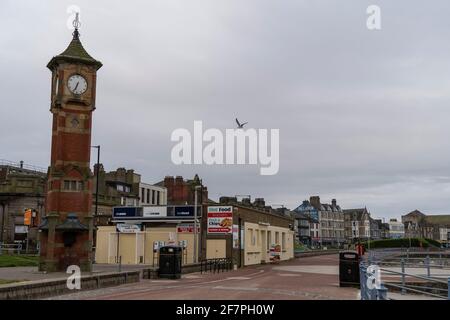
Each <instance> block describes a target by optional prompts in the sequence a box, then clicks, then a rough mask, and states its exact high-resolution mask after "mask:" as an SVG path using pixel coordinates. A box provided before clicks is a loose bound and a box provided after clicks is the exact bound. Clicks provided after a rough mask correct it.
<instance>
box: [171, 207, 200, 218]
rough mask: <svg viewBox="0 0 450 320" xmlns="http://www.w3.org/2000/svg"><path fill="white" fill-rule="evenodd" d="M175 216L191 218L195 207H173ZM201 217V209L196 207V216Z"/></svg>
mask: <svg viewBox="0 0 450 320" xmlns="http://www.w3.org/2000/svg"><path fill="white" fill-rule="evenodd" d="M174 211H175V216H177V217H193V216H194V211H195V206H175V208H174ZM200 215H201V207H200V206H197V216H200Z"/></svg>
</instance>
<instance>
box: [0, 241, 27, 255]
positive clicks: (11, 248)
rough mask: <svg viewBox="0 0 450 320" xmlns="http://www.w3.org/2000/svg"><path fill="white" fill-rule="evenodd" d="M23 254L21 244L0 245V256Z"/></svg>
mask: <svg viewBox="0 0 450 320" xmlns="http://www.w3.org/2000/svg"><path fill="white" fill-rule="evenodd" d="M14 253H17V254H20V253H23V249H22V244H21V243H10V244H9V243H0V254H14Z"/></svg>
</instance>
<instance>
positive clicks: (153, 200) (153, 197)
mask: <svg viewBox="0 0 450 320" xmlns="http://www.w3.org/2000/svg"><path fill="white" fill-rule="evenodd" d="M152 204H155V190H152Z"/></svg>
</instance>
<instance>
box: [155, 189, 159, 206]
mask: <svg viewBox="0 0 450 320" xmlns="http://www.w3.org/2000/svg"><path fill="white" fill-rule="evenodd" d="M156 204H157V205H159V191H157V192H156Z"/></svg>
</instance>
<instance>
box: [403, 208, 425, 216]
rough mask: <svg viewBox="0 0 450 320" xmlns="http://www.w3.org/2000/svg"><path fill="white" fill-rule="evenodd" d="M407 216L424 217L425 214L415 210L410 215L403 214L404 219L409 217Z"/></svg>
mask: <svg viewBox="0 0 450 320" xmlns="http://www.w3.org/2000/svg"><path fill="white" fill-rule="evenodd" d="M409 215H411V216H415V215H418V216H422V217H424V216H425V214H423V213H422V212H420V211H419V210H417V209H416V210H414V211H411V212H410V213H407V214H405V215H404V217H406V216H409Z"/></svg>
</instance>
